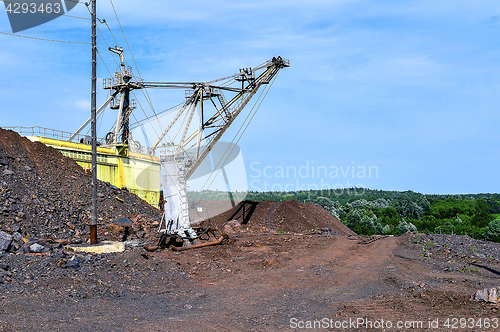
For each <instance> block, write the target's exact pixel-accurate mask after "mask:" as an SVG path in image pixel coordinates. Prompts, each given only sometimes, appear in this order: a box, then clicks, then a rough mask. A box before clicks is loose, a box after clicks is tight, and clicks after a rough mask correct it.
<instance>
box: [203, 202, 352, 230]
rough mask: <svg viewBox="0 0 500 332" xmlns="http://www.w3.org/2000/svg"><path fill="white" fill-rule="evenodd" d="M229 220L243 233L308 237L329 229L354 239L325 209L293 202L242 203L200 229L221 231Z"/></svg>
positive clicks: (210, 220) (315, 205) (206, 222)
mask: <svg viewBox="0 0 500 332" xmlns="http://www.w3.org/2000/svg"><path fill="white" fill-rule="evenodd" d="M205 205H209V204H205ZM229 220H237V221H238V222H239V223H240V224H241V226H242V229H243V231H245V232H251V233H307V232H311V231H315V230H325V229H328V230H330V231H331V232H332V233H333V234H335V235H355V233H354V232H353V231H351V230H350V229H349V228H348V227H347V226H345V225H344V224H343V223H341V222H340V221H339V220H338V219H337V218H335V217H334V216H332V215H331V214H330V213H329V212H328V211H327V210H325V209H324V208H323V207H321V206H319V205H317V204H313V203H300V202H297V201H296V200H293V199H291V200H288V201H285V202H269V201H263V202H254V201H242V202H240V203H239V204H238V205H236V206H235V207H234V208H232V209H230V210H228V211H226V212H224V213H222V214H220V215H218V216H215V217H213V218H210V219H207V220H205V221H203V222H202V223H201V225H202V226H208V225H211V226H213V227H217V228H219V229H221V230H222V229H223V228H224V224H225V223H226V222H227V221H229Z"/></svg>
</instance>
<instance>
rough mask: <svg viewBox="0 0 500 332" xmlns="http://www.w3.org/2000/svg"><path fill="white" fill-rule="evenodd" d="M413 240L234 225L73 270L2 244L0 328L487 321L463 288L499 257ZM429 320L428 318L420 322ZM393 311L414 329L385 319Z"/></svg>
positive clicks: (483, 283)
mask: <svg viewBox="0 0 500 332" xmlns="http://www.w3.org/2000/svg"><path fill="white" fill-rule="evenodd" d="M416 241H417V240H416V238H415V235H411V234H410V235H406V236H402V237H392V236H391V237H385V238H380V239H379V240H377V241H374V242H370V243H367V242H369V241H365V242H363V243H360V241H359V238H358V237H357V236H354V237H352V236H351V237H345V236H324V235H318V234H314V235H293V234H274V235H271V234H270V235H265V236H264V235H249V234H246V235H238V236H234V237H233V241H232V243H230V244H227V245H222V246H213V247H206V248H203V249H192V250H188V251H184V252H180V253H175V252H172V251H168V250H163V251H157V252H154V253H147V252H144V251H143V250H142V249H133V250H127V251H126V252H124V253H121V254H109V255H97V256H91V257H89V258H86V257H82V258H81V260H82V263H81V264H80V266H79V267H78V268H76V269H61V268H60V267H58V266H57V265H56V264H55V258H54V259H53V258H52V257H33V256H27V255H17V256H16V255H4V256H3V257H0V264H6V265H10V268H9V269H10V271H12V273H11V281H5V282H4V283H3V284H0V327H1V328H2V331H35V330H36V331H122V330H127V331H287V330H294V329H292V327H294V326H295V325H294V324H301V323H299V322H304V324H307V321H310V322H311V324H314V321H315V320H320V321H322V320H323V319H324V318H326V320H325V321H326V322H328V323H323V324H333V327H334V328H331V329H329V330H333V331H341V330H346V331H365V330H383V329H369V328H366V324H367V321H371V322H372V324H373V322H378V323H380V322H381V320H384V322H385V323H384V324H388V322H390V323H391V324H393V328H392V329H385V330H386V331H391V330H393V331H429V330H435V331H455V330H457V328H452V327H453V326H452V324H453V323H454V319H457V321H458V319H460V318H467V319H471V318H472V319H474V322H475V324H477V322H478V319H479V318H481V319H482V321H484V319H485V318H489V319H490V323H491V324H492V325H491V326H493V324H494V321H493V319H495V318H496V319H498V306H497V305H493V304H486V303H479V302H476V301H475V300H472V299H471V295H472V294H474V293H475V291H476V290H477V289H483V288H486V287H493V286H498V274H499V272H497V271H499V270H500V263H499V261H498V260H492V259H489V258H487V259H486V260H485V261H483V262H482V266H485V267H486V268H482V269H479V272H470V271H469V272H456V271H455V272H450V271H449V270H446V269H443V268H442V267H443V264H447V262H448V261H450V260H453V261H456V262H457V263H458V264H467V259H468V258H462V256H461V255H454V254H447V253H444V254H439V252H441V251H442V250H441V251H436V252H435V254H433V255H431V256H430V257H431V258H429V259H427V258H426V257H422V255H421V254H422V249H421V247H419V246H418V245H417V244H418V243H416ZM497 249H498V247H497ZM434 256H436V257H434ZM294 319H296V320H294ZM358 319H362V320H363V321H359V322H363V323H362V324H360V325H359V326H358V325H356V328H352V325H350V324H352V323H349V321H351V322H352V321H355V322H356V323H357V322H358ZM436 319H437V320H438V321H437V322H438V324H439V328H438V329H429V327H428V325H429V320H430V321H433V322H435V321H436ZM447 319H448V323H449V324H450V326H449V327H446V325H445V324H446V322H447ZM330 320H331V321H330ZM325 321H322V322H325ZM398 321H401V322H403V324H404V323H405V322H406V324H409V325H413V327H415V328H401V329H397V328H396V324H397V323H398ZM344 322H346V323H344ZM420 322H422V323H420ZM458 322H459V321H458ZM316 324H318V323H316ZM335 324H349V325H350V326H351V327H348V328H335ZM419 324H422V325H419ZM457 324H460V323H457ZM467 324H471V323H470V321H467ZM386 326H387V325H386ZM457 326H460V325H457ZM458 329H459V330H461V331H479V330H484V331H493V330H498V328H497V329H492V328H489V329H485V328H478V327H474V328H458ZM295 330H300V329H295ZM308 330H311V329H308ZM313 330H314V329H313ZM316 330H320V329H316Z"/></svg>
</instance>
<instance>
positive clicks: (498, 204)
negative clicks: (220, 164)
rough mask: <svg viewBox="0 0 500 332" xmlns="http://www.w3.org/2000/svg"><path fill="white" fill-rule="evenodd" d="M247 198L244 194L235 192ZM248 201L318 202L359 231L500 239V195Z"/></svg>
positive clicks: (215, 195) (308, 195)
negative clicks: (416, 232)
mask: <svg viewBox="0 0 500 332" xmlns="http://www.w3.org/2000/svg"><path fill="white" fill-rule="evenodd" d="M233 196H234V197H235V198H236V199H237V198H240V199H241V198H243V197H244V196H245V193H233ZM188 197H189V199H191V200H198V199H203V200H221V199H227V197H228V194H227V192H219V191H205V192H201V193H200V192H190V193H189V194H188ZM245 199H247V200H252V201H264V200H266V201H286V200H289V199H294V200H296V201H299V202H310V203H316V204H319V205H321V206H322V207H324V208H325V209H326V210H328V211H329V212H330V213H331V214H332V215H333V216H335V217H336V218H337V219H339V220H340V221H342V222H343V223H344V224H345V225H347V226H348V227H349V228H351V229H352V230H353V231H355V232H356V233H358V234H364V235H373V234H393V235H399V234H401V233H405V232H407V231H410V232H415V231H418V232H424V233H442V234H458V235H468V236H470V237H472V238H475V239H480V240H490V241H495V242H500V194H473V195H426V194H420V193H417V192H413V191H405V192H398V191H383V190H371V189H365V188H347V189H346V188H345V189H337V190H311V191H296V192H249V193H248V194H247V195H246V198H245Z"/></svg>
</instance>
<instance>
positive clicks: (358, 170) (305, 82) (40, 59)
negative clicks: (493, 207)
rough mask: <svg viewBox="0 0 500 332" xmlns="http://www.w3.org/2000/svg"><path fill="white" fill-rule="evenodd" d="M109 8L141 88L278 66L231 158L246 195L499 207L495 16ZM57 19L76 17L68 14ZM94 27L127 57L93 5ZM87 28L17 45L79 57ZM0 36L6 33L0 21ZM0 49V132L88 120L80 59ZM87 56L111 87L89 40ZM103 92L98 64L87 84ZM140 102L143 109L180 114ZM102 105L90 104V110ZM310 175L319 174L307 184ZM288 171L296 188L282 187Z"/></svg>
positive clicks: (83, 58)
mask: <svg viewBox="0 0 500 332" xmlns="http://www.w3.org/2000/svg"><path fill="white" fill-rule="evenodd" d="M114 2H115V6H116V9H117V13H118V16H119V19H120V21H121V24H122V27H123V30H124V32H125V35H126V37H127V40H128V43H129V45H130V48H131V49H132V52H133V55H134V57H135V60H136V62H137V66H138V67H139V70H140V73H141V74H142V77H143V78H145V79H146V80H148V81H158V80H160V81H208V80H211V79H214V78H218V77H223V76H226V75H230V74H232V73H235V72H237V71H238V70H239V68H244V67H249V66H255V65H257V64H260V63H262V62H264V61H265V60H268V59H270V58H272V57H273V56H277V55H281V56H283V57H284V58H286V59H289V60H290V62H291V67H290V68H286V69H284V70H282V72H281V73H280V74H279V76H278V78H277V80H276V82H275V84H274V85H273V87H272V89H271V91H270V92H269V94H268V96H267V98H266V99H265V101H264V103H263V104H262V106H261V108H260V110H259V112H258V113H257V115H256V116H255V118H254V120H253V122H252V124H251V125H250V127H249V128H248V130H247V131H246V133H245V136H244V137H243V138H242V140H241V141H240V142H239V145H240V147H241V151H242V153H243V156H244V159H245V164H246V166H247V177H248V182H249V189H250V190H258V189H260V190H263V189H264V181H266V183H267V184H268V185H267V187H266V188H267V189H274V190H279V189H283V188H285V187H286V186H287V185H288V187H287V189H289V190H294V189H307V188H308V187H310V188H313V189H315V188H317V187H318V186H321V185H324V186H325V187H324V188H327V187H333V186H336V187H337V188H341V187H343V186H349V184H350V185H358V186H364V187H367V188H372V189H384V190H414V191H418V192H423V193H480V192H498V191H499V190H498V188H499V185H500V176H498V174H497V172H498V166H497V165H499V164H500V147H499V143H500V138H499V134H498V125H499V120H500V113H499V112H498V105H500V94H499V90H500V71H499V69H500V68H499V66H500V65H499V63H500V62H499V61H498V60H499V59H500V46H499V36H500V35H499V29H500V3H499V2H498V1H486V0H484V1H481V0H479V1H446V0H441V1H437V0H435V1H404V0H398V1H376V2H375V1H363V0H359V1H357V0H340V1H321V0H316V1H314V0H312V1H311V0H309V1H293V0H289V1H281V0H279V1H246V2H239V1H215V0H214V1H210V2H207V1H196V0H194V1H128V0H123V1H120V0H115V1H114ZM70 15H73V16H81V17H88V11H87V9H86V8H85V6H84V5H83V4H80V5H78V6H76V8H75V9H73V10H72V11H71V12H70ZM98 17H99V18H104V19H106V20H107V21H108V23H109V25H110V27H111V29H112V31H113V33H114V36H115V37H116V38H117V40H118V42H119V43H120V45H121V46H123V47H124V48H125V49H126V50H127V48H126V44H125V42H124V40H123V37H122V34H121V31H120V27H119V26H118V24H117V21H116V19H115V17H114V13H113V11H112V9H111V6H110V4H109V1H108V0H99V1H98ZM89 24H90V22H89V21H88V20H81V19H76V18H69V17H62V18H59V19H56V20H53V21H51V22H49V23H46V24H43V25H41V26H38V27H35V28H32V29H29V30H25V31H22V32H20V33H19V34H21V35H26V36H31V37H37V38H46V39H58V40H67V41H78V42H89V41H90V27H89ZM100 27H101V29H102V31H103V33H104V34H105V38H106V41H107V42H108V43H109V45H110V46H112V45H114V44H115V43H114V41H113V38H112V36H111V35H110V34H109V32H108V31H107V29H106V28H105V26H102V25H100ZM0 31H2V32H11V29H10V25H9V22H8V18H7V14H6V13H5V12H4V11H3V10H0ZM0 43H1V45H2V47H1V48H0V59H1V60H2V64H3V65H2V66H0V77H2V78H3V84H2V89H0V98H1V100H2V107H1V109H2V111H1V118H0V126H15V125H23V126H42V127H48V128H54V129H60V130H65V131H74V130H76V129H77V128H78V127H79V126H80V124H81V123H83V122H84V121H85V120H86V119H87V118H88V116H89V100H90V47H89V45H73V44H63V43H55V42H44V41H37V40H30V39H24V38H17V37H13V36H6V35H0ZM98 48H99V49H100V50H101V54H102V55H103V57H104V61H105V63H106V64H107V66H108V67H109V69H110V70H111V71H114V68H115V64H114V62H113V60H112V58H111V56H110V55H109V54H108V52H107V51H106V46H105V45H104V43H103V40H102V38H100V37H99V38H98ZM126 55H127V57H128V59H129V61H130V62H132V61H131V59H130V56H129V55H128V54H126ZM107 76H108V74H107V72H106V70H105V69H104V66H103V65H102V62H100V61H99V62H98V77H99V78H100V79H101V78H104V77H107ZM100 85H101V83H100V80H99V82H98V87H100ZM150 94H151V99H152V101H153V105H154V107H155V109H166V108H169V107H171V106H173V105H175V104H177V103H179V102H181V101H182V100H179V99H176V97H169V96H168V94H167V93H165V91H151V92H150ZM105 98H106V92H105V91H104V90H102V89H100V88H99V89H98V103H99V102H102V101H104V100H105ZM139 101H140V102H141V103H143V104H146V102H145V101H144V100H142V99H141V98H140V97H139ZM104 127H106V125H105V124H102V128H104ZM102 128H101V130H102V131H105V130H104V129H102ZM230 135H231V132H229V133H228V140H230V138H231V137H230ZM313 166H314V167H318V166H320V167H323V168H321V169H322V170H324V169H325V168H326V169H327V170H328V173H327V174H326V176H325V174H324V172H323V174H322V175H321V176H320V177H318V176H314V177H313V176H312V169H313ZM266 167H267V168H266ZM301 167H302V171H303V172H302V175H306V173H305V171H306V170H309V174H307V176H300V175H299V174H297V175H295V174H293V172H292V171H293V169H295V170H296V171H299V169H300V168H301ZM352 167H354V170H355V172H354V176H353V173H352ZM265 168H266V173H265V174H266V175H264V172H263V171H264V169H265ZM287 168H288V170H289V174H288V176H287V174H286V172H285V173H281V170H282V169H285V170H286V169H287ZM368 169H371V170H372V174H371V176H369V174H368ZM363 170H365V172H364V173H363V172H362V171H363ZM375 170H376V172H375ZM336 174H337V176H335V175H336ZM259 175H260V176H259ZM315 175H316V174H315ZM363 175H364V176H363ZM252 181H253V182H252Z"/></svg>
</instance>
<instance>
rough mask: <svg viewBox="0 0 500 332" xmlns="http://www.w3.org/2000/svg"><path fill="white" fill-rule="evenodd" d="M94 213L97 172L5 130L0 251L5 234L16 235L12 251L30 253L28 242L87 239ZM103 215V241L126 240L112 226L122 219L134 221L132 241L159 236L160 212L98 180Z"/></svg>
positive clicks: (0, 160)
mask: <svg viewBox="0 0 500 332" xmlns="http://www.w3.org/2000/svg"><path fill="white" fill-rule="evenodd" d="M90 213H91V173H89V172H86V171H85V170H84V169H83V168H82V167H80V166H78V165H77V164H76V162H75V161H74V160H73V159H71V158H68V157H65V156H63V155H62V154H61V153H60V152H59V151H57V150H56V149H53V148H51V147H48V146H46V145H44V144H42V143H39V142H31V141H30V140H28V139H27V138H24V137H21V136H20V135H19V134H17V133H16V132H13V131H10V130H3V129H1V128H0V232H3V233H0V251H1V250H2V248H1V241H2V234H3V237H4V238H5V237H7V238H8V236H10V237H12V243H11V245H9V248H8V250H10V251H16V250H23V251H24V252H26V245H25V242H26V241H27V240H28V243H29V244H33V243H34V242H37V241H38V242H40V241H41V242H40V244H42V245H45V246H46V247H48V246H53V245H59V244H60V243H64V242H71V243H81V242H84V241H87V240H88V224H89V222H90ZM97 214H98V218H99V226H98V236H99V240H119V239H122V237H123V232H124V229H123V228H120V227H108V226H109V225H110V224H111V223H112V222H113V221H115V220H117V219H120V218H122V217H127V218H128V219H130V220H131V221H132V222H133V223H134V224H133V227H132V229H131V230H130V231H129V239H145V238H148V237H150V238H151V239H153V238H155V237H157V233H156V229H155V228H156V227H155V226H156V225H157V224H158V222H159V221H160V219H161V215H160V211H159V210H158V209H156V208H154V207H153V206H151V205H149V204H148V203H146V202H145V201H143V200H142V199H140V198H139V197H137V196H136V195H134V194H132V193H130V192H128V190H127V189H126V188H124V189H119V188H116V187H114V186H112V185H110V184H109V183H105V182H102V181H98V212H97ZM6 234H8V236H7V235H6ZM23 238H24V240H23ZM22 247H24V249H23V248H22ZM3 250H5V248H4V249H3Z"/></svg>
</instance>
